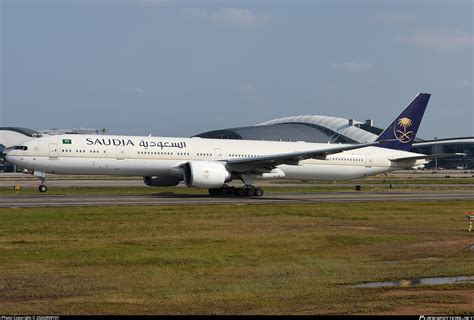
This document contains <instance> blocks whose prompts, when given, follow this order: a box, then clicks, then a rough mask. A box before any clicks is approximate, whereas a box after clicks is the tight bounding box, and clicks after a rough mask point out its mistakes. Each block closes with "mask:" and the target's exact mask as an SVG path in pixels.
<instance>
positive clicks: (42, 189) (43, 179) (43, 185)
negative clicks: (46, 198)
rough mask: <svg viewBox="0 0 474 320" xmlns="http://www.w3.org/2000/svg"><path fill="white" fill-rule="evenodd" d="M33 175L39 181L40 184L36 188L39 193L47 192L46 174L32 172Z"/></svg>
mask: <svg viewBox="0 0 474 320" xmlns="http://www.w3.org/2000/svg"><path fill="white" fill-rule="evenodd" d="M33 175H35V176H37V177H38V179H40V181H41V184H40V186H39V187H38V190H39V192H42V193H44V192H46V191H48V187H47V186H46V174H45V173H44V172H41V171H35V172H33Z"/></svg>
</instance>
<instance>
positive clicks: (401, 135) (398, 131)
mask: <svg viewBox="0 0 474 320" xmlns="http://www.w3.org/2000/svg"><path fill="white" fill-rule="evenodd" d="M412 124H413V121H411V119H409V118H407V117H403V118H400V119H398V121H397V122H396V125H395V126H393V133H394V134H395V138H397V140H398V141H400V142H401V143H408V142H410V141H411V140H413V138H414V132H413V131H409V129H410V127H411V126H412Z"/></svg>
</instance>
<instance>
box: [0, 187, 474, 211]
mask: <svg viewBox="0 0 474 320" xmlns="http://www.w3.org/2000/svg"><path fill="white" fill-rule="evenodd" d="M473 199H474V191H472V190H467V191H452V192H432V191H419V192H325V193H274V194H268V195H264V196H263V197H233V196H232V197H231V196H228V197H227V196H226V197H224V196H219V197H217V196H214V197H211V196H208V195H195V194H194V195H193V194H188V195H186V194H151V195H150V194H147V195H48V194H47V193H46V194H38V195H12V196H1V197H0V208H22V207H24V208H26V207H75V206H160V205H210V204H233V205H238V204H279V203H306V204H310V203H326V202H381V201H393V202H407V201H433V200H473Z"/></svg>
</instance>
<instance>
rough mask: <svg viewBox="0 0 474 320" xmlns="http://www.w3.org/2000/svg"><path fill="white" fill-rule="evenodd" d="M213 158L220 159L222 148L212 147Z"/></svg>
mask: <svg viewBox="0 0 474 320" xmlns="http://www.w3.org/2000/svg"><path fill="white" fill-rule="evenodd" d="M214 159H216V160H222V149H220V148H215V149H214Z"/></svg>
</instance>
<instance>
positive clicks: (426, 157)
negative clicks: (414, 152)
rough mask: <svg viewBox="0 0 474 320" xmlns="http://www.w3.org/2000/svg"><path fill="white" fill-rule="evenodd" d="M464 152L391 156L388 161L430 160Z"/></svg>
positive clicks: (461, 154) (459, 154) (455, 155)
mask: <svg viewBox="0 0 474 320" xmlns="http://www.w3.org/2000/svg"><path fill="white" fill-rule="evenodd" d="M465 155H466V154H465V153H440V154H424V155H418V156H409V157H399V158H391V159H389V160H390V161H404V160H431V159H436V158H449V157H457V156H465Z"/></svg>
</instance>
